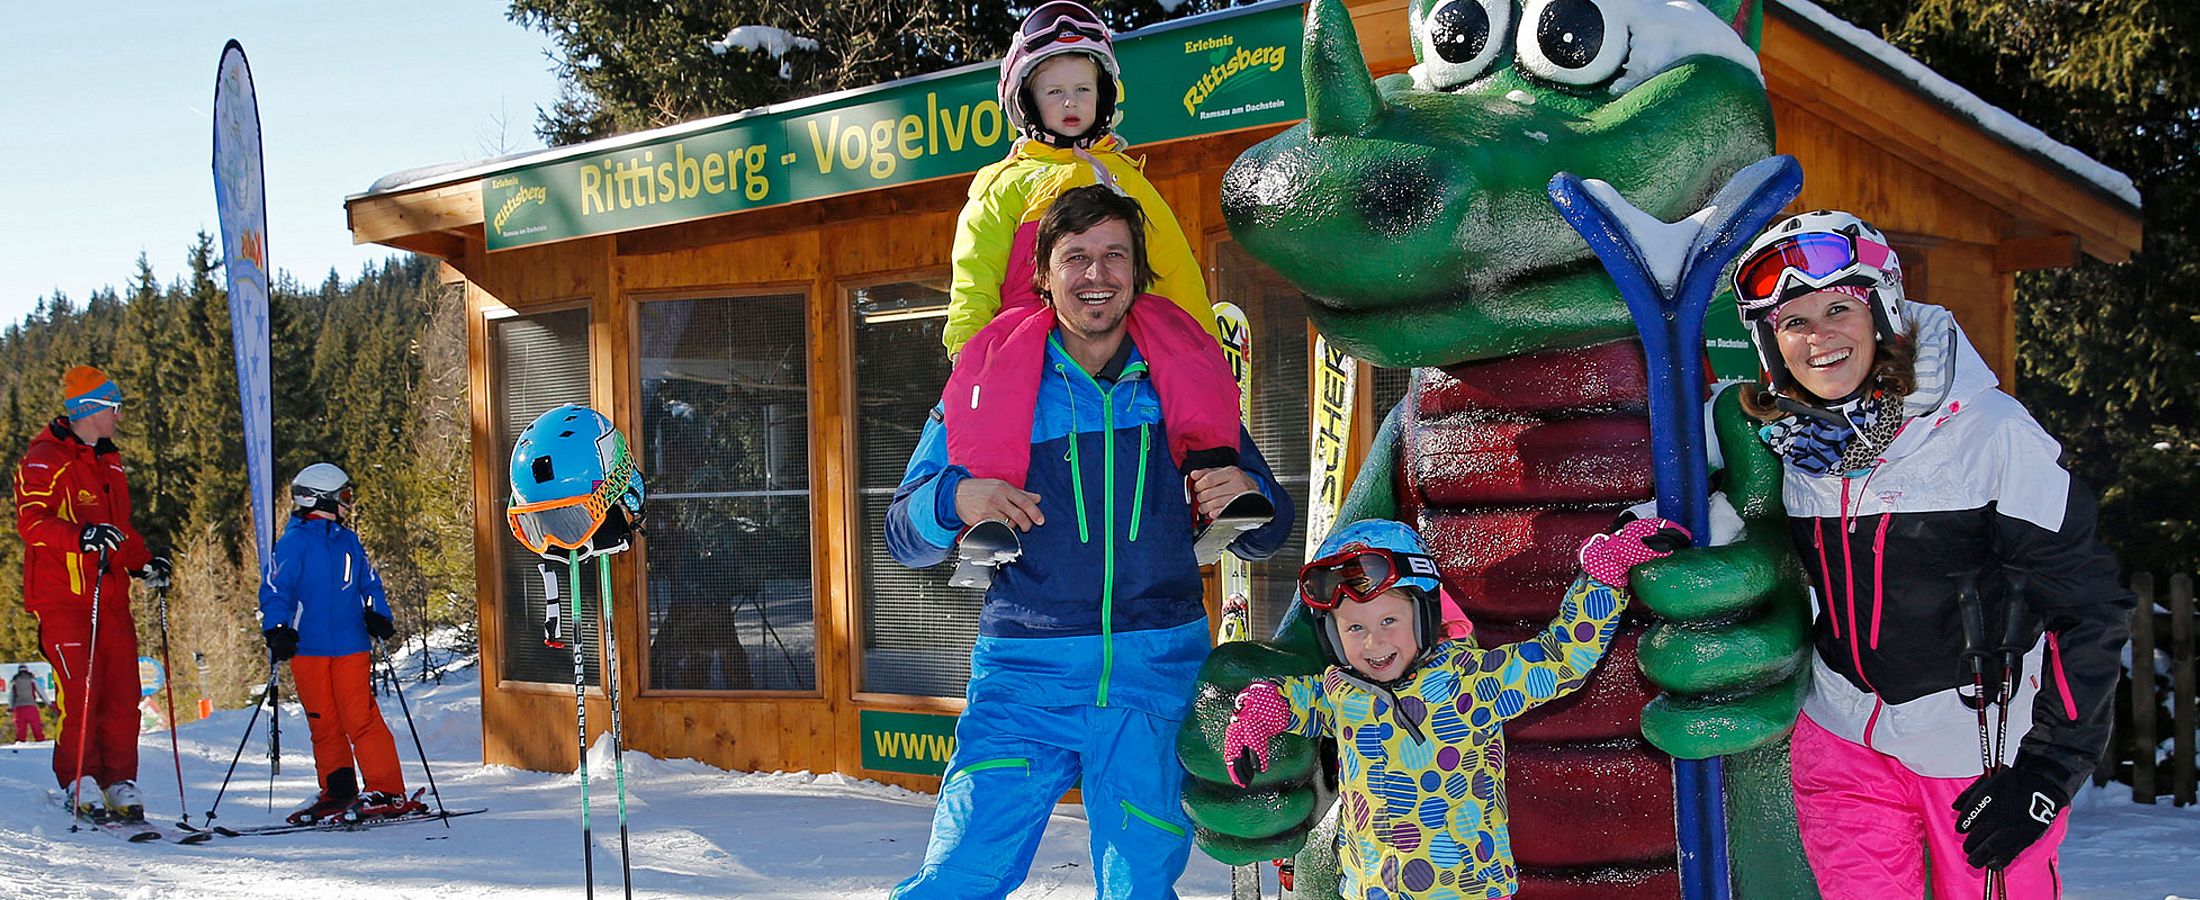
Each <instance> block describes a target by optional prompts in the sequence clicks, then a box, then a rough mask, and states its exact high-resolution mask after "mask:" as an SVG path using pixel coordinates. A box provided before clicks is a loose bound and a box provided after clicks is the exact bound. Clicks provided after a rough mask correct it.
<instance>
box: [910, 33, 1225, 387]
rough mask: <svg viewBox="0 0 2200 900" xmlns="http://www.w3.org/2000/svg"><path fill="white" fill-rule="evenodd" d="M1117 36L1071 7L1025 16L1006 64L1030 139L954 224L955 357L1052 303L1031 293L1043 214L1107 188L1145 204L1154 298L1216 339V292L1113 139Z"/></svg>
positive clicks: (1009, 113) (1004, 97)
mask: <svg viewBox="0 0 2200 900" xmlns="http://www.w3.org/2000/svg"><path fill="white" fill-rule="evenodd" d="M1111 40H1112V39H1111V36H1110V34H1109V32H1108V28H1107V26H1106V25H1105V24H1103V23H1102V22H1101V21H1100V19H1099V17H1098V16H1096V15H1094V14H1093V13H1092V11H1091V10H1089V9H1086V8H1085V7H1084V6H1082V5H1080V4H1078V3H1074V2H1070V0H1054V2H1050V3H1046V4H1043V5H1041V6H1040V7H1039V8H1038V9H1035V10H1033V11H1032V13H1031V15H1030V16H1028V17H1027V18H1025V20H1024V25H1023V28H1022V30H1021V32H1020V33H1019V34H1018V36H1017V38H1016V41H1015V43H1014V45H1013V46H1012V48H1011V49H1010V50H1009V53H1008V56H1007V58H1005V59H1003V60H1002V61H1001V82H1000V103H1001V112H1002V114H1003V115H1004V116H1005V117H1006V118H1007V120H1008V121H1009V122H1011V123H1013V124H1014V125H1015V127H1016V129H1017V131H1018V132H1019V133H1020V134H1021V135H1022V136H1021V137H1020V138H1018V139H1017V141H1016V143H1015V146H1014V148H1013V149H1011V150H1010V151H1009V154H1008V158H1007V159H1004V160H1001V161H1000V162H997V163H994V164H992V165H990V166H987V167H985V168H984V169H981V170H979V172H978V175H977V177H976V178H975V179H973V180H972V181H971V182H970V199H969V201H968V202H967V203H965V204H964V206H963V210H962V215H960V216H958V217H957V218H956V220H955V243H954V248H953V251H952V254H953V256H952V258H953V265H954V274H953V278H952V280H951V281H950V283H949V285H948V293H947V329H946V335H945V337H944V340H945V343H946V344H947V352H948V355H950V356H953V355H955V354H957V353H960V352H961V351H962V346H963V344H964V343H966V342H968V341H969V340H970V338H971V336H972V335H975V334H977V333H978V329H980V328H983V327H985V325H986V323H987V322H990V321H992V320H993V317H994V315H995V314H997V313H999V312H1000V311H1001V310H1002V309H1004V308H1014V307H1018V306H1022V305H1025V304H1038V303H1040V302H1041V301H1040V300H1039V297H1038V292H1037V290H1036V288H1034V287H1033V285H1032V274H1033V264H1034V260H1033V257H1034V249H1035V248H1034V237H1035V236H1036V234H1037V232H1038V226H1039V217H1040V216H1042V215H1045V214H1046V211H1047V208H1048V207H1050V206H1053V205H1054V198H1056V197H1058V196H1061V194H1062V192H1063V191H1066V190H1069V189H1070V188H1074V187H1081V186H1084V185H1088V184H1104V185H1107V186H1109V187H1111V188H1113V189H1114V190H1115V191H1116V192H1117V193H1120V194H1124V195H1126V196H1128V197H1130V198H1132V199H1134V200H1137V201H1138V205H1139V206H1140V207H1141V208H1143V210H1144V211H1145V214H1146V229H1145V235H1144V236H1145V243H1146V256H1147V258H1148V259H1149V260H1150V261H1151V265H1152V268H1153V273H1154V275H1155V276H1156V278H1155V281H1154V283H1153V285H1152V287H1151V288H1150V289H1149V290H1150V291H1151V292H1152V293H1154V294H1158V295H1160V296H1163V297H1167V298H1169V299H1170V301H1172V302H1174V303H1175V304H1176V305H1178V306H1180V307H1182V308H1183V309H1184V310H1185V311H1186V312H1188V313H1190V314H1191V316H1192V319H1193V321H1196V322H1198V323H1200V327H1201V328H1202V329H1203V330H1205V331H1206V332H1207V333H1208V334H1209V335H1211V336H1212V335H1215V334H1217V330H1216V326H1215V318H1214V310H1213V308H1212V307H1211V306H1210V305H1209V303H1208V300H1207V285H1206V282H1205V280H1204V278H1203V276H1202V274H1201V272H1200V268H1199V263H1198V262H1197V261H1196V260H1194V259H1193V258H1192V248H1191V244H1190V243H1189V242H1188V241H1186V240H1185V238H1184V231H1183V229H1182V228H1180V227H1179V226H1178V225H1177V223H1176V216H1175V215H1174V214H1172V213H1171V212H1170V211H1169V205H1168V204H1167V203H1165V202H1163V201H1162V199H1161V195H1160V194H1159V193H1158V192H1156V191H1155V190H1154V187H1153V183H1152V182H1149V181H1147V180H1146V176H1145V174H1144V173H1143V172H1141V171H1140V168H1141V166H1142V165H1143V163H1142V162H1140V161H1138V160H1133V159H1132V158H1130V157H1129V156H1126V155H1124V153H1123V152H1122V151H1123V146H1124V144H1123V139H1122V138H1119V137H1117V136H1115V135H1114V134H1112V133H1110V132H1109V128H1110V126H1111V125H1112V124H1113V120H1114V118H1115V97H1116V79H1117V77H1119V72H1118V70H1117V67H1116V62H1115V54H1114V50H1113V47H1112V44H1111Z"/></svg>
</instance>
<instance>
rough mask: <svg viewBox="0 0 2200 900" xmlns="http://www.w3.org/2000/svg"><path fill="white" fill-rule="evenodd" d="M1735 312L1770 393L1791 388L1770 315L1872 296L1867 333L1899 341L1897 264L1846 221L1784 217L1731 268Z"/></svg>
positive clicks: (1874, 238)
mask: <svg viewBox="0 0 2200 900" xmlns="http://www.w3.org/2000/svg"><path fill="white" fill-rule="evenodd" d="M1733 287H1734V306H1735V309H1736V311H1738V312H1740V313H1741V316H1742V327H1743V328H1745V329H1747V330H1748V331H1749V338H1750V342H1751V343H1753V344H1755V345H1756V347H1757V359H1758V361H1759V362H1761V363H1763V364H1764V367H1765V372H1766V373H1768V374H1770V375H1771V376H1772V386H1773V387H1775V388H1784V387H1787V386H1789V385H1791V384H1793V378H1794V376H1792V375H1790V374H1789V373H1788V369H1787V363H1786V362H1784V361H1782V360H1781V359H1780V345H1779V340H1778V338H1777V337H1776V336H1775V327H1774V326H1775V325H1776V323H1775V322H1774V321H1773V318H1774V317H1773V313H1774V312H1776V311H1777V310H1779V308H1780V306H1781V304H1784V303H1786V302H1788V301H1789V300H1793V299H1795V298H1797V297H1800V296H1803V295H1805V294H1809V293H1812V292H1814V291H1819V290H1824V289H1826V288H1831V287H1854V288H1862V289H1863V290H1864V291H1865V292H1867V293H1869V294H1870V295H1871V304H1870V305H1871V311H1872V325H1873V327H1874V328H1876V329H1877V331H1878V338H1879V339H1880V340H1882V341H1885V340H1891V339H1893V338H1895V337H1897V336H1899V335H1901V334H1902V333H1903V325H1902V303H1903V299H1904V298H1903V293H1902V260H1901V259H1900V258H1899V257H1897V256H1895V252H1894V246H1893V245H1892V244H1889V243H1888V242H1887V236H1886V235H1884V234H1881V233H1880V231H1879V229H1877V228H1873V227H1872V226H1871V223H1869V222H1866V221H1864V220H1863V219H1859V218H1857V217H1856V216H1854V215H1851V214H1849V213H1845V212H1841V211H1839V210H1831V209H1817V210H1812V211H1810V212H1807V213H1802V214H1800V215H1795V216H1789V217H1788V218H1786V219H1784V220H1782V221H1781V222H1780V223H1779V224H1777V225H1774V226H1772V227H1771V228H1769V229H1767V230H1766V231H1765V233H1764V234H1761V235H1758V236H1757V239H1756V240H1754V241H1751V242H1750V244H1749V249H1748V250H1746V251H1744V252H1743V253H1742V256H1741V262H1740V263H1738V264H1736V265H1735V266H1734V283H1733Z"/></svg>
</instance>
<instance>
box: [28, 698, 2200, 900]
mask: <svg viewBox="0 0 2200 900" xmlns="http://www.w3.org/2000/svg"><path fill="white" fill-rule="evenodd" d="M408 688H409V690H408V692H407V695H406V696H407V699H409V700H410V701H411V703H412V710H413V716H414V718H415V721H416V722H417V723H418V724H419V726H420V731H421V738H422V740H423V741H425V742H426V744H427V748H428V752H429V754H430V757H431V758H432V759H434V760H435V761H436V783H437V785H438V786H439V787H440V788H441V789H442V793H443V799H444V801H445V802H446V803H447V804H449V806H450V807H451V808H453V809H460V808H471V807H488V808H489V809H490V812H488V813H486V814H483V815H479V816H472V817H469V818H464V819H457V820H454V821H453V822H452V823H451V827H450V828H449V829H447V830H446V829H445V828H444V827H443V826H442V825H440V824H436V823H415V824H408V825H399V826H392V827H385V828H381V829H378V830H375V831H369V832H359V833H316V834H293V835H283V836H272V837H246V838H235V839H216V840H215V842H213V843H211V844H208V845H205V846H199V847H188V846H181V845H177V844H170V843H161V844H140V845H132V844H124V843H122V842H120V841H117V840H115V839H114V838H111V837H108V836H106V835H104V834H96V833H90V832H79V833H71V832H70V831H69V822H68V820H67V819H66V818H65V817H64V816H63V815H62V814H61V813H59V812H56V811H54V810H53V809H51V808H50V807H48V806H46V805H45V803H44V801H43V799H42V798H43V795H44V793H45V791H46V789H48V788H49V787H51V786H52V785H53V780H52V775H51V773H50V770H49V766H50V757H51V746H52V745H51V744H13V745H5V746H4V747H0V885H5V888H4V889H0V893H5V894H6V895H7V896H10V897H16V898H72V900H75V898H129V900H154V898H171V897H193V898H196V897H218V898H225V900H227V898H238V900H249V898H285V900H288V898H295V897H301V896H306V897H343V898H350V897H376V898H431V897H433V898H519V897H549V896H558V897H573V896H578V895H579V894H580V888H581V884H582V881H583V878H582V874H581V860H580V855H579V854H578V853H577V852H576V851H577V850H578V844H579V843H580V827H579V802H580V787H579V779H578V778H577V777H575V776H574V775H572V774H565V775H546V774H542V773H537V772H527V771H521V770H517V769H510V768H505V767H501V766H483V765H480V764H479V763H477V762H474V761H475V760H478V759H480V758H481V740H480V716H479V713H480V697H479V690H480V688H479V684H478V682H477V680H476V678H475V675H474V672H473V670H472V669H470V668H469V669H460V670H459V671H456V672H454V673H452V674H451V675H450V676H448V677H446V679H445V680H444V682H443V683H442V684H440V685H436V684H429V685H421V684H408ZM384 706H385V708H386V711H387V712H389V713H390V714H391V715H392V716H393V719H394V717H395V715H396V712H397V709H396V703H395V701H394V698H390V699H385V700H384ZM247 714H248V711H244V710H231V711H226V712H222V713H218V714H216V715H215V716H214V717H213V718H211V719H209V720H206V721H204V722H196V723H193V724H191V725H187V726H185V727H184V728H183V729H182V748H183V771H184V788H185V790H186V791H187V792H188V796H189V799H190V803H191V809H192V810H193V816H192V818H193V821H194V822H196V821H198V820H199V814H200V813H202V812H203V811H204V810H205V809H206V807H207V805H208V804H209V803H210V802H211V801H212V800H213V797H214V791H215V788H216V787H217V786H218V785H219V784H220V783H221V777H222V773H223V771H224V770H225V769H226V768H227V767H228V765H229V758H230V754H231V753H233V752H234V751H235V750H236V746H237V743H236V742H237V738H238V736H239V735H240V734H241V733H242V731H243V728H244V725H245V717H246V716H247ZM393 727H394V728H396V729H399V730H398V743H399V746H400V747H401V748H402V749H403V751H404V753H405V755H406V759H407V772H406V774H407V777H408V778H409V779H416V781H415V783H416V784H417V783H418V782H417V779H418V778H419V770H418V768H417V767H416V765H415V763H414V759H413V751H412V742H411V740H410V738H409V737H407V736H406V734H405V733H404V731H403V730H402V729H403V727H404V723H403V722H402V721H393ZM259 731H260V732H261V734H259V735H256V736H255V737H254V739H253V740H252V742H251V743H250V744H249V745H248V746H247V747H246V749H245V759H244V761H243V762H242V763H241V764H240V765H239V766H238V772H237V777H236V780H235V781H234V782H233V783H232V784H231V785H230V792H229V794H228V795H227V797H226V798H225V799H223V801H222V805H221V816H220V820H221V821H222V822H223V823H225V824H229V825H236V826H242V825H247V824H255V823H261V822H267V821H272V820H274V819H275V818H277V817H278V816H280V815H281V813H282V812H285V811H287V810H288V809H289V808H290V806H291V805H293V804H294V803H296V802H297V801H299V800H301V799H302V798H304V797H305V796H307V795H308V794H310V793H312V791H313V783H312V780H313V776H312V772H313V762H312V759H311V758H310V757H309V756H308V753H309V751H308V750H307V747H306V740H305V732H306V729H305V722H304V720H303V719H302V718H301V717H300V716H299V713H298V708H297V706H296V705H295V704H292V705H291V706H289V707H288V708H287V712H286V716H285V720H284V728H283V734H284V737H285V741H284V744H283V746H284V748H285V751H286V752H285V754H284V756H283V762H282V770H283V774H282V775H281V776H280V777H279V778H276V779H275V783H274V797H275V805H276V812H274V813H270V812H269V811H268V774H267V765H266V758H267V749H266V744H265V742H264V733H265V726H264V725H263V726H261V728H260V729H259ZM140 750H141V754H142V760H143V762H142V765H141V772H142V776H143V777H142V778H141V780H140V784H141V785H142V786H143V788H144V790H145V796H146V800H147V804H148V805H149V806H150V807H152V808H153V809H154V810H155V812H156V814H168V813H172V812H173V811H174V810H175V809H176V808H177V802H176V784H175V777H174V766H173V764H172V763H171V762H170V758H169V750H168V738H167V735H166V734H165V733H160V732H155V733H149V734H147V735H145V736H144V739H143V742H142V744H141V746H140ZM610 769H611V766H610V751H609V744H608V742H603V743H599V744H598V745H597V747H596V751H595V752H594V753H592V754H591V761H590V772H591V775H592V776H594V777H593V778H592V779H591V782H590V792H591V794H592V797H593V799H594V801H595V804H594V806H595V810H596V812H595V817H594V819H593V825H594V830H595V835H596V846H597V850H596V854H595V867H596V872H595V877H596V885H597V889H598V891H599V892H601V893H602V895H603V896H607V897H609V896H617V895H618V891H619V855H618V848H619V834H618V818H617V813H616V810H615V807H614V805H613V799H612V792H611V787H612V785H611V779H610ZM627 782H628V816H629V820H630V823H631V826H632V827H631V838H632V860H633V869H634V887H635V893H636V894H637V895H638V896H646V897H775V898H839V897H850V896H868V897H883V896H884V895H885V893H886V891H887V890H888V889H889V888H891V887H892V886H893V884H894V883H895V882H896V881H899V880H900V879H901V878H903V877H904V876H906V875H907V874H908V873H909V872H910V871H912V870H913V869H914V868H915V867H916V863H917V861H918V859H919V857H920V856H921V854H922V853H923V848H924V841H925V835H926V832H927V827H928V825H929V823H930V819H931V798H930V797H929V796H928V795H924V794H918V793H912V792H909V791H905V790H901V789H899V788H894V787H889V786H886V785H881V784H877V783H874V782H868V781H860V780H856V779H851V778H846V777H842V776H839V775H815V776H813V775H810V774H807V773H794V774H786V773H771V774H751V773H742V772H726V771H723V770H719V769H713V768H710V767H708V766H704V765H702V764H699V763H695V762H691V761H663V760H657V759H653V758H651V757H648V756H644V755H642V754H638V753H630V754H628V756H627ZM2127 796H2128V792H2108V793H2103V792H2095V791H2090V790H2089V791H2088V792H2087V793H2085V794H2084V795H2081V797H2080V798H2079V800H2078V803H2077V806H2078V811H2079V816H2078V818H2077V823H2076V824H2077V827H2076V828H2075V829H2074V830H2073V831H2072V833H2071V837H2070V841H2069V843H2067V844H2066V845H2065V849H2064V854H2063V863H2064V865H2063V872H2064V875H2065V877H2066V879H2067V886H2068V891H2067V892H2066V893H2065V896H2066V897H2071V898H2097V900H2109V898H2114V900H2138V898H2144V900H2154V898H2179V900H2187V898H2195V900H2200V809H2195V808H2185V809H2176V808H2172V807H2169V806H2167V805H2162V806H2151V807H2149V806H2138V805H2134V804H2131V803H2128V802H2124V799H2125V798H2126V797H2127ZM1075 812H1076V811H1075V810H1074V809H1065V810H1064V812H1063V814H1060V815H1057V816H1055V817H1054V820H1053V821H1052V823H1051V824H1050V825H1049V827H1048V830H1047V836H1046V841H1045V843H1044V845H1043V846H1042V847H1041V849H1040V851H1039V856H1038V860H1037V862H1036V863H1035V864H1034V866H1033V868H1032V874H1031V878H1030V880H1029V881H1027V882H1026V883H1025V885H1024V887H1023V888H1022V889H1021V890H1019V891H1017V892H1016V894H1015V895H1014V896H1016V897H1020V898H1037V897H1088V896H1091V894H1092V875H1091V867H1090V864H1089V862H1088V859H1087V856H1086V852H1085V847H1084V842H1085V825H1084V822H1083V820H1082V819H1080V818H1078V817H1077V816H1076V814H1075ZM158 817H159V816H158V815H156V818H158ZM1228 884H1229V881H1228V873H1227V871H1226V870H1225V869H1224V868H1223V867H1222V866H1220V865H1218V864H1216V863H1215V862H1213V861H1212V860H1207V859H1204V858H1203V857H1201V856H1200V855H1199V854H1197V853H1195V854H1194V858H1193V862H1192V865H1191V868H1190V870H1189V871H1188V872H1186V873H1185V876H1184V878H1183V880H1182V881H1181V882H1180V883H1179V885H1178V888H1179V890H1180V891H1181V892H1182V893H1183V895H1184V896H1185V897H1188V898H1193V897H1197V898H1220V897H1223V896H1226V895H1227V894H1228Z"/></svg>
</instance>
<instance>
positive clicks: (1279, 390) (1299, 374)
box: [1207, 240, 1364, 636]
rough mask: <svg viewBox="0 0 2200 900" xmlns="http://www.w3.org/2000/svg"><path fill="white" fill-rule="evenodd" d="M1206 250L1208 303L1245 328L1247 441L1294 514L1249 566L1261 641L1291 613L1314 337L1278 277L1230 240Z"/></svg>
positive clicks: (1302, 534)
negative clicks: (1239, 312) (1279, 537)
mask: <svg viewBox="0 0 2200 900" xmlns="http://www.w3.org/2000/svg"><path fill="white" fill-rule="evenodd" d="M1209 246H1210V250H1209V253H1208V257H1207V258H1208V260H1209V263H1210V269H1211V270H1212V271H1213V272H1214V290H1213V294H1214V297H1215V300H1216V301H1217V302H1221V301H1229V302H1231V303H1235V304H1237V305H1238V307H1239V308H1241V309H1244V310H1245V318H1246V321H1247V324H1249V325H1250V326H1251V327H1252V338H1253V340H1252V356H1253V379H1252V381H1253V392H1252V393H1253V427H1252V433H1253V442H1254V443H1255V444H1257V445H1258V446H1259V447H1260V452H1261V456H1263V457H1265V458H1266V459H1267V460H1268V467H1269V468H1270V469H1272V470H1274V472H1275V473H1276V480H1278V481H1280V482H1282V483H1283V487H1284V490H1286V491H1288V492H1290V494H1291V503H1292V505H1293V506H1294V507H1296V508H1297V509H1298V519H1297V523H1296V524H1294V525H1293V526H1292V529H1291V540H1290V542H1289V543H1287V544H1285V545H1284V546H1283V549H1281V550H1278V551H1276V555H1275V556H1272V557H1269V558H1268V560H1267V561H1265V562H1259V563H1254V564H1253V597H1252V602H1253V633H1254V634H1255V635H1261V636H1266V635H1269V634H1273V633H1274V632H1275V628H1276V623H1277V622H1278V621H1280V620H1281V618H1282V616H1283V613H1284V611H1285V610H1288V609H1290V608H1291V601H1292V594H1293V591H1294V590H1295V589H1296V588H1295V585H1296V583H1297V579H1298V572H1299V564H1300V563H1302V562H1305V555H1306V509H1307V484H1308V481H1309V479H1308V472H1309V471H1310V470H1311V464H1310V463H1309V462H1308V460H1309V456H1310V453H1311V452H1312V450H1311V445H1312V443H1313V441H1312V438H1311V436H1310V434H1309V429H1310V428H1311V427H1312V426H1311V417H1310V416H1309V414H1308V410H1307V404H1308V400H1307V398H1308V397H1309V396H1311V391H1312V382H1311V381H1309V379H1310V378H1311V376H1310V375H1309V374H1308V372H1309V370H1308V367H1307V359H1308V357H1309V356H1310V355H1311V354H1312V351H1313V347H1314V332H1313V330H1312V329H1311V328H1309V327H1308V325H1307V320H1306V302H1305V295H1303V294H1301V293H1299V290H1298V289H1297V288H1295V287H1292V286H1291V284H1290V282H1287V281H1285V280H1283V276H1281V275H1278V274H1276V272H1275V270H1274V269H1270V268H1268V267H1267V266H1266V265H1264V264H1262V263H1261V262H1260V261H1259V260H1257V259H1254V258H1253V256H1252V254H1250V253H1247V252H1245V251H1244V250H1243V249H1242V248H1240V247H1239V246H1238V245H1237V243H1236V242H1235V241H1227V240H1225V241H1217V242H1214V243H1213V244H1210V245H1209ZM1363 421H1364V419H1363ZM1348 477H1349V476H1348Z"/></svg>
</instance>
